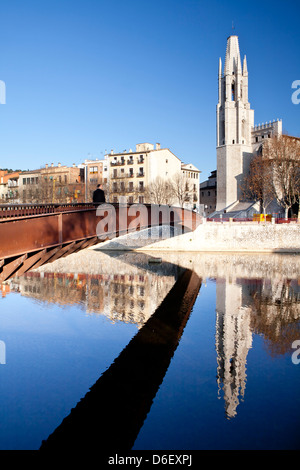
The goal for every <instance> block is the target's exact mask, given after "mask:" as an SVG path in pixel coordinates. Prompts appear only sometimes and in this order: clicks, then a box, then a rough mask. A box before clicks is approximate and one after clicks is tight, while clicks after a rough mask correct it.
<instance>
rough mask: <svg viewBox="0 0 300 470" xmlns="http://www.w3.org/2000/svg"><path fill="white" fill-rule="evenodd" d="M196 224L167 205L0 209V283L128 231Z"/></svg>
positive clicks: (188, 215)
mask: <svg viewBox="0 0 300 470" xmlns="http://www.w3.org/2000/svg"><path fill="white" fill-rule="evenodd" d="M153 209H157V210H156V212H155V211H154V212H155V213H156V216H157V217H156V218H154V219H153ZM200 222H201V218H200V216H199V214H197V213H196V212H192V211H189V210H186V209H182V208H180V207H171V208H169V207H168V206H153V205H123V206H119V204H103V205H100V206H99V207H98V209H97V208H96V207H95V206H94V205H92V204H76V205H75V204H66V205H59V204H48V205H42V204H41V205H13V206H4V207H3V206H0V282H3V281H5V280H6V279H8V278H9V277H10V276H12V275H16V274H18V275H20V274H23V273H24V272H26V271H28V270H29V269H32V268H36V267H38V266H41V264H44V263H46V262H49V261H54V259H57V258H59V257H61V256H67V255H68V254H70V253H73V252H75V251H78V250H79V249H83V248H86V247H88V246H91V245H93V244H95V243H99V242H100V241H104V240H105V239H107V238H114V237H118V236H120V235H122V234H124V233H128V232H129V231H138V230H142V229H145V228H148V227H153V226H155V225H164V224H170V225H174V224H177V225H181V226H182V227H184V228H185V229H186V228H188V230H194V229H195V228H196V227H197V226H198V225H199V223H200ZM101 223H102V225H101Z"/></svg>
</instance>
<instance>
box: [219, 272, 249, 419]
mask: <svg viewBox="0 0 300 470" xmlns="http://www.w3.org/2000/svg"><path fill="white" fill-rule="evenodd" d="M216 294H217V297H216V352H217V364H218V366H217V381H218V387H219V391H220V390H221V388H223V394H224V400H225V409H226V415H227V417H228V418H233V417H234V416H235V415H236V408H237V406H238V404H239V402H240V399H243V397H244V393H245V388H246V362H247V354H248V350H249V348H250V347H251V344H252V334H251V329H250V313H251V312H250V310H248V308H247V307H243V286H241V285H238V284H236V283H232V282H231V281H230V280H225V279H217V286H216ZM222 384H223V385H222Z"/></svg>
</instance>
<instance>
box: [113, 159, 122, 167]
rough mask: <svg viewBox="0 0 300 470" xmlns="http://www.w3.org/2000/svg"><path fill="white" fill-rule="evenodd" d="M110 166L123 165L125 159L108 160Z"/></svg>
mask: <svg viewBox="0 0 300 470" xmlns="http://www.w3.org/2000/svg"><path fill="white" fill-rule="evenodd" d="M110 164H111V166H122V165H125V160H121V161H112V162H110Z"/></svg>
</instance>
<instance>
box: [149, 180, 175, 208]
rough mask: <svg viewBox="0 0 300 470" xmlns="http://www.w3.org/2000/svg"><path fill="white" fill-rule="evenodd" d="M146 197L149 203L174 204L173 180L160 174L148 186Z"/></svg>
mask: <svg viewBox="0 0 300 470" xmlns="http://www.w3.org/2000/svg"><path fill="white" fill-rule="evenodd" d="M145 197H146V200H147V202H149V203H153V204H159V205H161V204H168V205H172V203H173V201H174V192H173V185H172V182H171V181H170V180H166V179H164V178H162V177H161V176H158V177H157V178H155V180H154V181H152V182H151V183H150V184H149V185H148V187H147V188H146V191H145Z"/></svg>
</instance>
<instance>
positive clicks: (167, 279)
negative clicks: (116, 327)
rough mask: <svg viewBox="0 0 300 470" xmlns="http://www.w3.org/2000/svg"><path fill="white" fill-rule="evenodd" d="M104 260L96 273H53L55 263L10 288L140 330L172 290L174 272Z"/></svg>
mask: <svg viewBox="0 0 300 470" xmlns="http://www.w3.org/2000/svg"><path fill="white" fill-rule="evenodd" d="M89 254H90V255H92V253H91V252H89ZM70 256H72V255H70ZM104 256H105V255H104ZM106 258H107V259H106ZM106 258H105V267H102V268H101V266H100V268H99V269H98V273H92V274H87V273H84V272H74V273H66V272H55V263H57V262H54V263H52V264H49V265H46V266H44V267H42V268H43V269H42V268H39V269H38V270H36V271H35V272H34V271H32V272H28V273H26V274H24V276H22V277H19V278H18V277H16V278H13V279H12V280H11V282H10V286H11V288H12V290H15V291H16V290H17V291H18V292H20V293H21V294H22V295H26V296H29V297H33V298H35V299H38V300H40V301H43V302H51V303H57V304H59V305H62V306H66V305H73V304H77V305H79V306H80V307H81V308H82V309H83V310H85V311H86V312H87V313H89V314H94V313H96V314H104V315H105V316H106V317H107V318H109V319H110V320H111V321H112V322H117V321H122V322H126V323H133V324H136V325H137V326H138V327H139V328H140V327H141V326H142V325H143V324H144V323H145V322H146V321H147V320H148V318H149V317H150V316H151V315H152V313H153V312H154V311H155V309H156V308H157V307H158V305H160V303H161V302H162V301H163V299H164V298H165V296H166V295H167V293H168V292H169V291H170V289H171V288H172V287H173V285H174V283H175V282H176V280H177V272H176V270H174V269H173V273H172V272H167V273H164V272H159V269H158V273H157V274H156V273H155V272H153V273H152V272H148V271H147V270H143V269H139V268H137V267H135V266H128V265H125V266H124V263H121V262H120V261H118V260H110V259H109V258H108V257H106ZM93 259H95V257H94V258H93ZM98 259H99V257H98ZM57 261H59V260H57ZM66 262H67V259H65V261H64V263H66ZM122 265H123V266H122ZM56 266H59V264H56ZM122 268H123V269H122Z"/></svg>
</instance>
